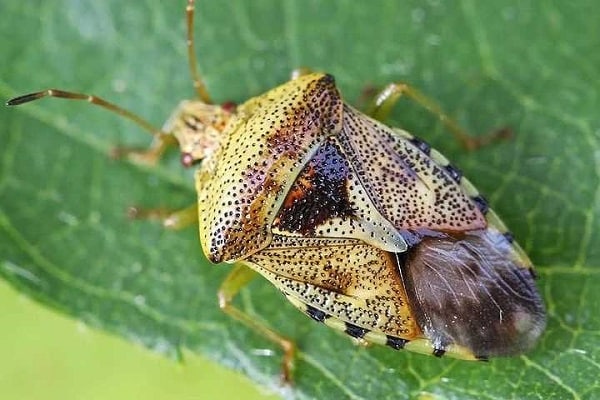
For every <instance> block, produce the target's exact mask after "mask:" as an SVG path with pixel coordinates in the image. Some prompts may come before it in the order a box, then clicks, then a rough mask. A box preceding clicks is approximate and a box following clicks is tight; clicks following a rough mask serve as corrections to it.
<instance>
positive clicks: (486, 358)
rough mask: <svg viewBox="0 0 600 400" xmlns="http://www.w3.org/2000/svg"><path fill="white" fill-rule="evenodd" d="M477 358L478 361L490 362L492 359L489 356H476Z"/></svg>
mask: <svg viewBox="0 0 600 400" xmlns="http://www.w3.org/2000/svg"><path fill="white" fill-rule="evenodd" d="M475 358H476V359H477V361H484V362H487V361H490V358H489V357H488V356H475Z"/></svg>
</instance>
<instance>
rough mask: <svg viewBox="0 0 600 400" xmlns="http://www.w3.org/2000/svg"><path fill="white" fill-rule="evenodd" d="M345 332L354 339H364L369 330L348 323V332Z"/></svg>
mask: <svg viewBox="0 0 600 400" xmlns="http://www.w3.org/2000/svg"><path fill="white" fill-rule="evenodd" d="M344 332H346V333H347V334H348V335H350V336H352V337H354V338H357V339H362V338H363V337H364V336H365V335H366V334H367V332H369V330H368V329H365V328H361V327H359V326H356V325H352V324H350V323H348V322H346V330H345V331H344Z"/></svg>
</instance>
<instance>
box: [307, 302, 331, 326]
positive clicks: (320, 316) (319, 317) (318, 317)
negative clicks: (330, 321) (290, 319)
mask: <svg viewBox="0 0 600 400" xmlns="http://www.w3.org/2000/svg"><path fill="white" fill-rule="evenodd" d="M306 314H307V315H308V316H309V317H311V318H312V319H314V320H315V321H317V322H323V321H325V320H326V319H327V318H329V315H327V314H326V313H324V312H323V311H321V310H317V309H316V308H314V307H313V306H309V305H307V306H306Z"/></svg>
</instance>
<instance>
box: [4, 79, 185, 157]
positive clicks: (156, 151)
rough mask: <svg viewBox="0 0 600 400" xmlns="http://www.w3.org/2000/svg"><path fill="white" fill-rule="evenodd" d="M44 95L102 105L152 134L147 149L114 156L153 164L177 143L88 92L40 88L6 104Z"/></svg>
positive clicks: (116, 152)
mask: <svg viewBox="0 0 600 400" xmlns="http://www.w3.org/2000/svg"><path fill="white" fill-rule="evenodd" d="M44 97H57V98H61V99H67V100H83V101H87V102H88V103H90V104H93V105H96V106H99V107H102V108H104V109H107V110H109V111H112V112H114V113H116V114H119V115H121V116H123V117H125V118H127V119H129V120H130V121H133V122H135V123H136V124H137V125H138V126H139V127H141V128H142V129H144V130H145V131H146V132H148V133H150V134H151V135H152V136H154V141H153V142H152V146H151V147H150V149H149V150H146V151H142V150H139V149H126V148H117V149H114V150H113V151H112V155H113V156H115V157H123V156H128V157H130V158H131V159H132V160H133V161H136V162H143V163H146V164H154V163H156V161H158V159H159V158H160V156H161V155H162V153H163V152H164V150H165V149H166V148H167V147H169V146H171V145H173V144H176V143H177V141H176V140H175V138H174V137H173V136H172V135H170V134H168V133H165V132H163V131H161V130H160V129H157V128H155V127H154V126H153V125H152V124H151V123H149V122H148V121H146V120H145V119H143V118H141V117H140V116H138V115H136V114H134V113H132V112H131V111H129V110H126V109H124V108H122V107H120V106H118V105H116V104H114V103H111V102H109V101H106V100H104V99H103V98H101V97H98V96H94V95H90V94H84V93H75V92H68V91H65V90H60V89H46V90H42V91H41V92H35V93H29V94H25V95H22V96H19V97H15V98H13V99H10V100H9V101H8V102H7V103H6V104H7V105H9V106H18V105H20V104H24V103H29V102H30V101H34V100H38V99H41V98H44Z"/></svg>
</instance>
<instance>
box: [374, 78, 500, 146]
mask: <svg viewBox="0 0 600 400" xmlns="http://www.w3.org/2000/svg"><path fill="white" fill-rule="evenodd" d="M403 95H404V96H406V97H408V98H409V99H411V100H412V101H414V102H416V103H417V104H419V105H420V106H421V107H423V108H425V109H426V110H427V111H429V112H430V113H432V114H433V115H435V116H436V117H438V118H439V120H440V121H441V122H442V123H443V124H444V126H446V128H447V129H448V130H449V131H450V132H451V133H452V134H453V135H454V137H455V138H456V140H458V142H459V143H460V144H461V145H462V146H463V147H464V148H466V149H467V150H476V149H478V148H480V147H482V146H485V145H488V144H490V143H492V142H495V141H497V140H501V139H507V138H510V137H511V136H512V132H511V130H510V129H509V128H506V127H505V128H501V129H498V130H495V131H493V132H491V133H489V134H486V135H483V136H477V137H474V136H471V135H470V134H469V133H468V132H467V131H466V130H465V129H464V128H462V127H461V126H460V125H459V124H458V122H457V121H456V120H455V119H454V118H452V117H450V116H449V115H448V114H446V113H445V112H444V111H443V110H442V108H441V107H440V105H439V104H437V102H436V101H435V100H433V99H432V98H430V97H428V96H426V95H425V94H423V93H421V92H420V91H419V90H417V89H415V88H414V87H412V86H410V85H408V84H406V83H402V82H398V83H391V84H389V85H388V86H386V87H385V88H384V89H383V90H381V91H380V92H379V93H377V94H376V95H375V97H374V99H373V100H372V102H371V105H370V106H369V107H368V109H367V114H368V115H370V116H371V117H373V118H375V119H377V120H379V121H383V120H385V119H386V118H387V117H388V116H389V115H390V113H391V112H392V108H393V107H394V106H395V105H396V103H397V102H398V100H399V99H400V97H402V96H403Z"/></svg>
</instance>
